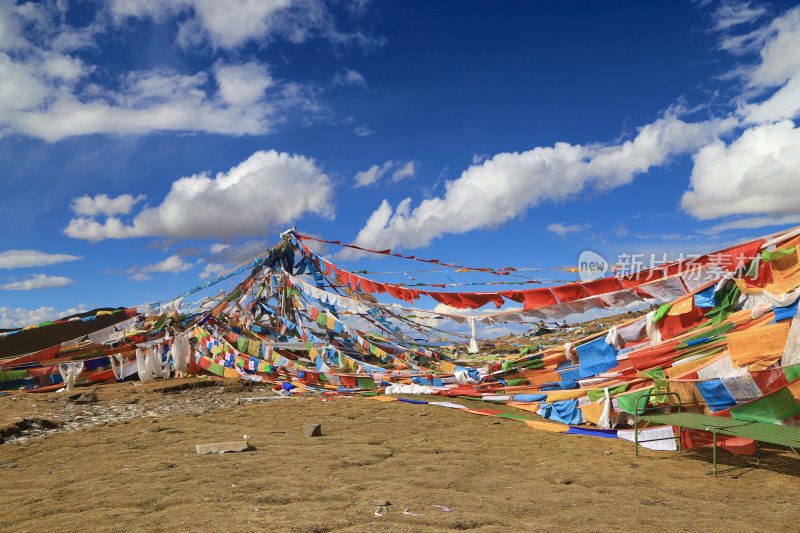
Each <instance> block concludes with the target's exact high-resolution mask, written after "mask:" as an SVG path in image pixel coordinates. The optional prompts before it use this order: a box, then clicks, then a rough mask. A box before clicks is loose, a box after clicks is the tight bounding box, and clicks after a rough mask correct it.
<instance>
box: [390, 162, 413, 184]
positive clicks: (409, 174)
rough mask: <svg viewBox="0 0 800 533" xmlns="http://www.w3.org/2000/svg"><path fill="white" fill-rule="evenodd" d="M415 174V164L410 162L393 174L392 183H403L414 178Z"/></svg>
mask: <svg viewBox="0 0 800 533" xmlns="http://www.w3.org/2000/svg"><path fill="white" fill-rule="evenodd" d="M415 172H416V169H415V168H414V162H413V161H408V162H406V163H404V164H403V165H402V166H400V167H399V168H397V169H396V170H395V171H394V172H392V181H403V180H404V179H408V178H413V177H414V174H415Z"/></svg>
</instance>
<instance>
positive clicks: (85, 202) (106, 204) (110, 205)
mask: <svg viewBox="0 0 800 533" xmlns="http://www.w3.org/2000/svg"><path fill="white" fill-rule="evenodd" d="M144 199H145V195H143V194H140V195H138V196H133V195H130V194H122V195H120V196H116V197H114V198H112V197H110V196H108V195H106V194H98V195H97V196H88V195H84V196H80V197H78V198H74V199H73V200H72V211H73V212H74V213H75V214H76V215H86V216H95V215H106V216H113V215H127V214H128V213H130V212H131V209H133V206H135V205H136V204H138V203H139V202H141V201H143V200H144Z"/></svg>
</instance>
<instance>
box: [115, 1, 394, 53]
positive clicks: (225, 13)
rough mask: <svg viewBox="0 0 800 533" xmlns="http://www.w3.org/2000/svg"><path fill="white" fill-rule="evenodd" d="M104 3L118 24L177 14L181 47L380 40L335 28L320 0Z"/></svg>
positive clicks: (368, 44) (372, 43) (365, 44)
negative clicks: (283, 40)
mask: <svg viewBox="0 0 800 533" xmlns="http://www.w3.org/2000/svg"><path fill="white" fill-rule="evenodd" d="M108 9H109V11H110V13H111V15H112V18H113V19H114V20H115V21H116V22H117V24H121V23H123V22H124V21H126V20H127V19H129V18H150V19H154V20H157V21H161V20H164V19H166V18H167V17H176V18H177V19H178V24H179V32H178V38H177V41H178V43H179V44H181V45H182V46H184V47H192V46H198V45H201V44H203V43H205V42H210V43H211V45H212V46H214V47H217V48H225V49H235V48H238V47H240V46H242V45H245V44H247V43H250V42H253V41H255V42H259V43H267V42H268V41H269V40H270V38H272V37H275V36H280V37H284V38H286V39H288V40H289V41H290V42H293V43H302V42H305V41H307V40H308V39H310V38H313V37H319V38H322V39H326V40H328V41H330V42H332V43H334V44H337V45H351V44H354V45H359V46H363V47H367V48H371V47H375V46H380V45H381V44H382V43H383V41H384V40H383V39H382V38H380V37H373V36H371V35H368V34H365V33H363V32H361V31H353V32H345V31H342V30H340V29H339V28H337V25H336V23H335V20H334V17H333V15H332V13H331V12H330V10H329V9H328V8H327V6H326V5H325V3H324V2H323V1H322V0H229V1H226V2H220V1H219V0H112V1H111V2H110V3H109V5H108ZM355 14H356V15H358V13H355Z"/></svg>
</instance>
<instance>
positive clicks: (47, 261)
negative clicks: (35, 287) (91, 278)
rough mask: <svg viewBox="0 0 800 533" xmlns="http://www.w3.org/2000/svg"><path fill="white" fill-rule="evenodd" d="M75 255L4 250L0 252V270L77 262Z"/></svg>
mask: <svg viewBox="0 0 800 533" xmlns="http://www.w3.org/2000/svg"><path fill="white" fill-rule="evenodd" d="M79 259H81V257H78V256H77V255H69V254H51V253H47V252H41V251H39V250H6V251H5V252H0V268H23V267H40V266H47V265H55V264H58V263H66V262H68V261H77V260H79Z"/></svg>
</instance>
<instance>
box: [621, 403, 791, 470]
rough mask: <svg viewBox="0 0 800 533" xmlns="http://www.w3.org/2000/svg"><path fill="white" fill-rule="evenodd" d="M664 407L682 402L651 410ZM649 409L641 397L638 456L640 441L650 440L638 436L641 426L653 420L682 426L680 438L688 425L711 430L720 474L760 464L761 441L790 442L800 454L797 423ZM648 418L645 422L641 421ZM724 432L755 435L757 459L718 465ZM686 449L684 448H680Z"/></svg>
mask: <svg viewBox="0 0 800 533" xmlns="http://www.w3.org/2000/svg"><path fill="white" fill-rule="evenodd" d="M642 398H646V396H642ZM661 407H678V408H679V409H680V403H678V404H677V405H676V404H668V405H667V406H660V407H651V408H649V410H653V409H657V408H661ZM647 411H648V408H647V402H646V400H645V402H644V403H643V404H642V407H641V408H639V403H638V401H637V405H636V410H635V413H634V423H635V424H636V428H635V431H634V441H635V442H636V456H637V457H638V456H639V446H638V443H639V442H648V441H640V440H639V439H638V433H639V429H640V428H639V426H640V425H641V426H642V428H645V427H647V426H648V425H649V424H651V423H656V424H664V425H671V426H675V427H677V428H678V435H679V436H678V438H679V439H681V442H682V437H683V434H684V431H685V429H695V430H698V431H705V432H707V433H711V435H712V438H713V439H714V440H713V443H712V461H713V468H714V470H713V473H714V475H715V476H716V475H717V474H720V473H722V472H728V471H730V470H737V469H739V468H746V467H748V466H759V465H760V464H761V443H762V442H767V443H770V444H777V445H779V446H786V447H788V448H789V449H790V450H792V451H793V452H794V453H795V454H797V455H798V456H800V453H798V449H800V428H795V427H787V426H781V425H777V424H768V423H765V422H755V421H752V420H736V419H733V418H723V417H717V416H710V415H703V414H699V413H684V412H678V413H665V414H655V415H647V414H646V412H647ZM641 422H644V424H640V423H641ZM720 435H726V436H731V437H744V438H747V439H752V440H753V441H755V442H756V459H755V462H754V463H751V464H747V465H744V466H736V467H731V468H727V469H725V470H720V469H719V468H718V466H717V455H718V454H717V448H718V446H717V440H718V438H719V436H720ZM652 440H654V441H655V440H667V439H652ZM680 451H682V448H680Z"/></svg>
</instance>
